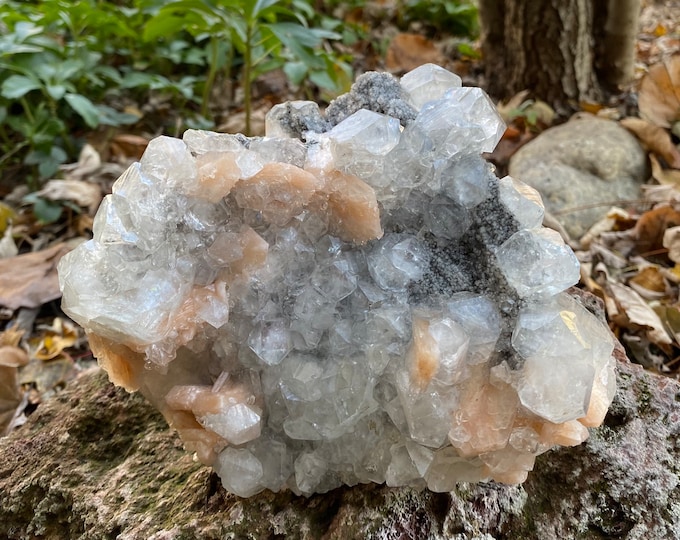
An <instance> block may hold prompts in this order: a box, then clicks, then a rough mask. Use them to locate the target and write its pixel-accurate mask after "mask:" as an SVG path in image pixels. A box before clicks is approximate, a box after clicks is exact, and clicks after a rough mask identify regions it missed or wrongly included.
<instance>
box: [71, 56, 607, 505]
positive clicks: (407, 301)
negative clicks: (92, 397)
mask: <svg viewBox="0 0 680 540" xmlns="http://www.w3.org/2000/svg"><path fill="white" fill-rule="evenodd" d="M266 129H267V136H266V137H263V138H247V137H244V136H242V135H228V134H220V133H214V132H207V131H196V130H189V131H187V132H186V133H185V134H184V137H183V139H182V140H178V139H173V138H169V137H159V138H157V139H154V140H153V141H151V143H150V144H149V147H148V149H147V151H146V152H145V154H144V156H143V158H142V159H141V162H140V163H137V164H134V165H132V166H131V167H130V168H129V169H128V170H127V171H126V172H125V173H124V174H123V175H122V176H121V178H120V179H119V180H118V181H117V182H116V184H115V185H114V187H113V193H112V194H111V195H109V196H107V197H106V198H105V200H104V202H103V203H102V207H101V208H100V210H99V212H98V214H97V216H96V218H95V223H94V238H93V239H92V240H91V241H89V242H87V243H85V244H83V245H82V246H80V247H78V248H77V249H75V250H74V251H72V252H71V253H70V254H68V255H67V256H65V257H64V258H63V259H62V261H61V263H60V266H59V272H60V283H61V287H62V290H63V307H64V310H65V311H66V312H67V313H68V314H69V315H70V316H71V317H73V319H74V320H76V321H77V322H79V323H80V324H82V325H83V326H84V327H85V329H86V331H87V333H88V336H89V339H90V344H91V346H92V350H93V352H94V354H95V355H96V356H97V357H98V358H99V361H100V364H101V365H102V367H103V368H104V369H106V370H107V372H108V373H109V376H110V378H111V380H112V381H113V382H114V383H116V384H118V385H121V386H123V387H125V388H126V389H128V390H130V391H134V390H139V391H141V392H142V393H144V395H145V396H147V397H148V399H149V400H151V401H152V402H153V403H154V404H155V405H156V407H158V409H159V410H160V411H161V412H162V413H163V414H164V415H165V417H166V418H167V419H168V422H169V423H170V424H171V425H172V426H173V427H174V428H176V429H177V430H178V432H179V434H180V436H181V438H182V439H183V441H184V443H185V445H186V447H187V449H188V450H190V451H193V452H195V453H196V455H197V457H198V459H200V460H201V461H202V462H203V463H206V464H208V465H211V466H213V467H214V468H215V470H216V471H217V473H218V474H219V475H220V477H221V478H222V482H223V484H224V486H225V487H226V489H228V490H229V491H231V492H233V493H236V494H237V495H240V496H244V497H245V496H250V495H253V494H255V493H258V492H259V491H262V490H264V489H270V490H274V491H278V490H281V489H290V490H292V491H294V492H295V493H302V494H305V495H308V494H311V493H318V492H325V491H328V490H330V489H333V488H335V487H337V486H340V485H343V484H344V485H354V484H357V483H361V482H386V483H387V484H389V485H391V486H397V485H410V486H413V487H416V488H423V487H427V488H429V489H432V490H435V491H446V490H451V489H453V488H454V487H455V485H456V483H458V482H474V481H481V480H487V479H495V480H497V481H501V482H512V483H514V482H522V481H524V479H526V477H527V474H528V473H529V471H530V470H531V469H532V467H533V464H534V460H535V457H536V456H537V455H539V454H541V453H543V452H545V451H547V450H548V449H549V448H551V447H552V446H555V445H562V446H571V445H575V444H579V443H580V442H582V441H583V440H585V438H586V437H587V436H588V429H587V428H589V427H594V426H597V425H599V424H600V423H601V422H602V421H603V419H604V415H605V414H606V412H607V408H608V406H609V404H610V403H611V400H612V398H613V394H614V391H615V381H614V363H613V362H614V361H613V358H612V349H613V343H614V342H613V339H612V337H611V336H610V334H609V331H608V329H607V328H606V326H604V325H603V324H602V323H601V322H600V321H599V320H598V319H597V318H596V317H595V316H593V315H592V314H591V313H590V312H589V311H588V310H587V309H585V308H584V307H583V305H581V304H580V303H579V301H578V300H576V299H575V298H573V297H572V296H570V295H569V294H567V293H566V292H564V291H565V290H566V289H567V288H568V287H570V286H571V285H574V284H575V283H576V281H577V280H578V275H579V270H578V262H577V260H576V258H575V257H574V254H573V253H572V252H571V250H570V249H569V247H568V246H566V245H565V244H564V243H563V242H562V240H561V238H560V237H559V235H557V234H556V233H553V232H551V231H549V230H547V229H544V228H542V226H541V223H542V219H543V206H542V204H541V200H540V197H539V196H538V194H537V193H536V192H535V190H533V189H532V188H530V187H529V186H526V185H525V184H522V183H521V182H519V181H518V180H515V179H512V178H510V177H505V178H502V179H498V178H497V177H496V176H495V174H494V171H493V167H492V166H491V165H489V164H487V163H486V162H485V161H484V160H483V159H482V157H481V153H482V152H487V151H489V150H491V149H492V148H493V147H494V146H495V145H496V143H497V142H498V140H499V139H500V137H501V135H502V133H503V129H504V126H503V123H502V121H501V119H500V117H499V116H498V114H497V112H496V111H495V110H494V108H493V106H492V104H491V102H490V100H489V99H488V98H487V97H486V95H485V94H484V93H483V92H482V91H481V90H479V89H475V88H465V87H461V82H460V78H458V77H457V76H456V75H454V74H452V73H449V72H447V71H446V70H443V69H442V68H440V67H438V66H432V65H426V66H422V67H420V68H418V69H416V70H414V71H412V72H410V73H408V74H407V75H405V76H404V77H403V78H402V79H401V81H399V80H397V79H395V78H394V77H392V76H391V75H388V74H384V73H368V74H365V75H363V76H361V77H360V78H359V79H358V80H357V82H356V83H355V85H354V86H353V87H352V90H351V91H350V93H349V94H346V95H344V96H341V97H339V98H338V99H336V100H335V101H334V102H332V103H331V104H330V105H329V106H328V108H327V109H326V111H325V113H324V114H322V113H321V112H320V110H319V108H318V106H317V105H316V104H314V103H311V102H293V103H288V104H281V105H277V106H276V107H274V108H273V109H272V111H271V112H270V114H269V115H268V117H267V120H266Z"/></svg>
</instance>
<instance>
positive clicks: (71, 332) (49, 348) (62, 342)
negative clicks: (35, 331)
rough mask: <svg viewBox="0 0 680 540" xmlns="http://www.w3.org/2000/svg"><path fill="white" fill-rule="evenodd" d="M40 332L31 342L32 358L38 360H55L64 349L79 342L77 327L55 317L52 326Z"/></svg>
mask: <svg viewBox="0 0 680 540" xmlns="http://www.w3.org/2000/svg"><path fill="white" fill-rule="evenodd" d="M40 330H41V332H40V334H39V335H38V336H36V337H33V338H32V339H31V340H29V344H30V345H31V350H32V352H31V356H32V357H33V358H37V359H38V360H53V359H55V358H57V357H58V356H59V355H61V354H62V352H63V350H64V349H66V348H67V347H72V346H73V345H75V343H76V341H77V340H78V333H77V332H76V329H75V327H74V326H73V325H72V324H70V323H69V322H67V321H65V320H62V319H60V318H59V317H55V319H54V321H53V322H52V326H48V327H46V328H40Z"/></svg>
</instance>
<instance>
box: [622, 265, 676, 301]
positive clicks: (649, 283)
mask: <svg viewBox="0 0 680 540" xmlns="http://www.w3.org/2000/svg"><path fill="white" fill-rule="evenodd" d="M628 285H629V286H630V287H631V288H632V289H633V290H634V291H635V292H637V293H638V294H639V295H640V296H642V297H643V298H644V299H646V300H659V299H661V298H663V297H665V296H667V294H668V283H666V279H665V278H664V276H663V274H662V273H661V270H660V268H659V267H658V266H655V265H649V266H646V267H644V268H642V269H640V271H639V272H638V273H637V274H636V275H635V276H633V277H632V278H631V279H630V280H629V281H628Z"/></svg>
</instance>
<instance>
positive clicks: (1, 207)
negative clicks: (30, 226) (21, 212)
mask: <svg viewBox="0 0 680 540" xmlns="http://www.w3.org/2000/svg"><path fill="white" fill-rule="evenodd" d="M15 217H16V212H14V210H13V209H12V207H11V206H7V205H6V204H5V203H3V202H2V201H0V234H1V233H4V232H5V230H6V229H7V227H8V226H9V224H10V223H11V222H12V220H14V218H15Z"/></svg>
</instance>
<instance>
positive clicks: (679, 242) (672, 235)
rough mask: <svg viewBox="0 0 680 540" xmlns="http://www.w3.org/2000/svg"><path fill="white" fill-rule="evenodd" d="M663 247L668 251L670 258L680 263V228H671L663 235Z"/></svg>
mask: <svg viewBox="0 0 680 540" xmlns="http://www.w3.org/2000/svg"><path fill="white" fill-rule="evenodd" d="M663 247H665V248H667V249H668V258H669V259H670V260H671V261H673V262H674V263H678V262H680V227H670V228H668V229H666V230H665V231H664V233H663Z"/></svg>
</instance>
